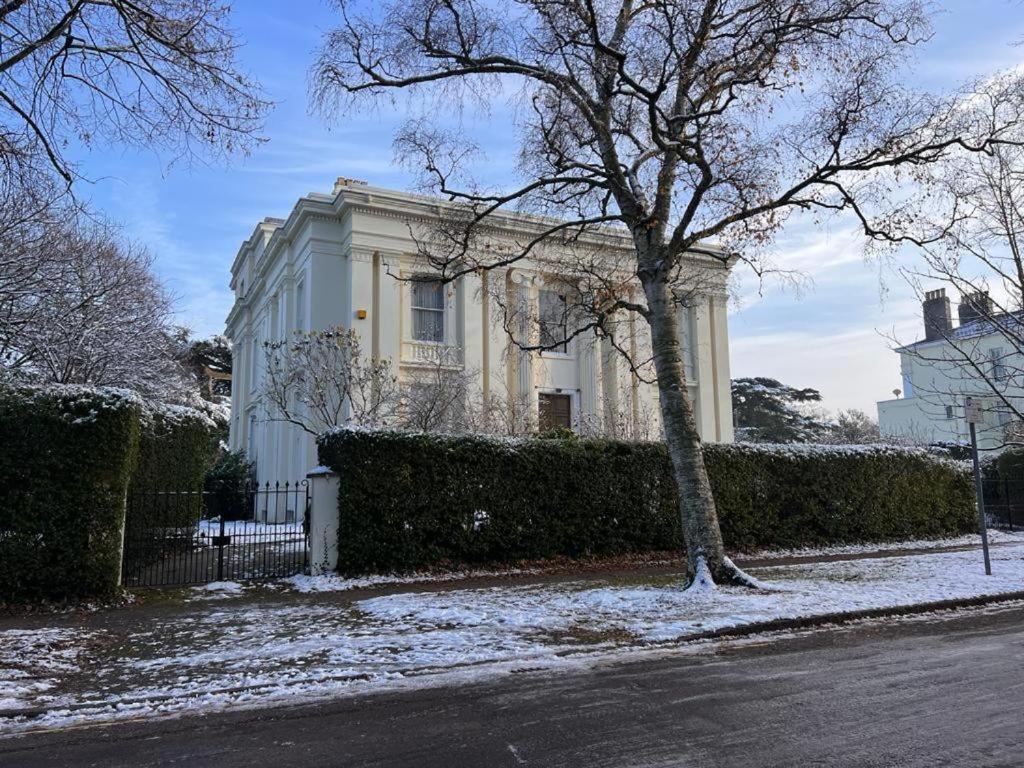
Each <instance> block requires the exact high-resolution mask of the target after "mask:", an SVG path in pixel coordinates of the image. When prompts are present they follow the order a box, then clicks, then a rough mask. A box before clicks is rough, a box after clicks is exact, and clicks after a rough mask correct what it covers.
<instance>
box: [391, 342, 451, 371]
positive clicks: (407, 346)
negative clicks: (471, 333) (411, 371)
mask: <svg viewBox="0 0 1024 768" xmlns="http://www.w3.org/2000/svg"><path fill="white" fill-rule="evenodd" d="M464 362H465V356H464V355H463V351H462V347H456V346H454V345H449V344H437V343H434V342H429V341H403V342H402V364H403V365H424V366H426V365H431V366H433V365H438V364H440V365H441V366H443V367H445V368H461V367H462V366H463V363H464Z"/></svg>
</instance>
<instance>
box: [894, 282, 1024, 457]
mask: <svg viewBox="0 0 1024 768" xmlns="http://www.w3.org/2000/svg"><path fill="white" fill-rule="evenodd" d="M922 312H923V317H924V338H923V339H921V340H920V341H916V342H914V343H913V344H908V345H906V346H904V347H900V348H899V349H897V350H896V351H897V353H898V354H899V356H900V373H901V375H902V388H901V390H900V394H901V395H902V396H899V395H898V396H897V397H896V398H895V399H892V400H883V401H880V402H879V403H878V427H879V429H880V431H881V433H882V434H883V435H885V436H889V437H897V438H908V439H911V440H914V441H916V442H957V443H966V442H967V441H968V440H969V439H970V437H969V426H968V424H967V421H966V414H965V407H964V404H965V400H966V398H968V397H970V398H973V399H974V400H975V401H976V402H978V403H979V404H980V405H981V406H982V415H983V418H984V423H983V424H980V425H977V426H976V431H977V437H978V445H979V447H980V448H982V449H986V450H996V449H998V448H1000V447H1002V445H1003V444H1004V437H1005V433H1006V428H1007V427H1008V426H1009V425H1010V423H1011V410H1010V409H1009V408H1008V407H1007V406H1006V402H1011V403H1014V404H1015V405H1016V404H1017V403H1021V402H1024V400H1021V398H1024V389H1022V388H1021V386H1020V381H1021V378H1020V376H1019V373H1020V372H1021V371H1022V370H1024V359H1022V356H1021V354H1020V352H1019V350H1018V348H1017V346H1016V345H1015V344H1013V343H1012V338H1013V337H1016V338H1019V336H1018V335H1017V334H1019V332H1020V328H1021V326H1019V325H1018V324H1019V323H1020V318H1019V317H1016V316H1013V315H1006V314H1003V313H999V312H998V311H996V310H995V309H994V308H993V304H992V301H991V299H990V298H989V296H988V294H987V293H974V294H970V295H966V296H963V297H961V301H960V305H959V307H958V310H957V315H958V321H959V322H958V324H957V325H954V324H953V316H952V312H951V309H950V301H949V298H948V297H947V296H946V291H945V289H944V288H943V289H938V290H934V291H929V292H928V293H926V294H925V300H924V302H923V304H922ZM1008 337H1009V338H1008ZM1004 398H1005V400H1004Z"/></svg>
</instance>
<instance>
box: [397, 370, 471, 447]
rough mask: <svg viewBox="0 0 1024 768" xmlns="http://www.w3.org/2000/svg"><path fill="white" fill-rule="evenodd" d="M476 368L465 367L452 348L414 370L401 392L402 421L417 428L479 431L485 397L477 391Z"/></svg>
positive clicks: (412, 427)
mask: <svg viewBox="0 0 1024 768" xmlns="http://www.w3.org/2000/svg"><path fill="white" fill-rule="evenodd" d="M473 374H474V372H473V371H469V370H466V369H465V367H464V366H463V365H462V364H461V359H459V356H458V355H457V353H455V352H454V351H452V350H441V351H440V352H439V353H438V354H437V356H436V358H435V359H434V360H432V361H431V362H430V363H429V364H427V365H426V366H423V367H422V368H421V369H420V370H418V371H415V372H412V373H411V376H410V380H409V381H408V382H405V384H404V386H403V387H402V392H401V395H400V400H401V405H400V409H399V410H400V413H401V420H400V424H401V426H402V427H403V428H405V429H411V430H414V431H417V432H447V433H451V434H458V433H463V432H476V431H480V430H479V429H478V427H479V424H478V418H476V416H477V414H476V411H477V410H479V408H480V405H481V402H482V398H481V397H480V396H479V393H477V392H476V391H475V387H474V379H475V377H474V375H473Z"/></svg>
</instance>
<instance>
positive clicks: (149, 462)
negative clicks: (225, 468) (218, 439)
mask: <svg viewBox="0 0 1024 768" xmlns="http://www.w3.org/2000/svg"><path fill="white" fill-rule="evenodd" d="M217 429H218V425H217V424H216V422H214V421H213V420H212V419H211V418H210V417H209V416H207V415H206V414H204V413H202V412H201V411H198V410H195V409H193V408H186V407H184V406H180V405H169V404H164V403H151V402H147V403H145V405H144V407H143V409H142V420H141V429H140V432H139V452H138V463H137V465H136V468H135V472H134V474H133V475H132V483H131V484H132V489H147V490H149V489H154V490H156V489H158V490H167V489H173V490H186V489H187V490H199V489H201V488H202V487H203V477H204V475H205V474H206V471H207V470H208V469H209V468H210V467H211V466H212V465H213V463H214V460H215V453H214V446H213V445H212V443H211V440H212V438H213V436H214V434H216V432H217Z"/></svg>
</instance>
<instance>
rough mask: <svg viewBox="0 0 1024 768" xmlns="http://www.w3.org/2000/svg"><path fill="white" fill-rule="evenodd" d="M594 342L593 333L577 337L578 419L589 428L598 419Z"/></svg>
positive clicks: (595, 425)
mask: <svg viewBox="0 0 1024 768" xmlns="http://www.w3.org/2000/svg"><path fill="white" fill-rule="evenodd" d="M596 342H597V338H596V337H595V336H593V335H586V336H581V337H579V338H578V339H577V344H578V345H579V367H578V371H579V388H580V419H581V421H583V422H584V423H585V424H586V425H587V426H588V427H590V428H591V429H596V428H597V427H598V420H599V419H600V410H599V408H598V403H597V397H598V396H597V361H596V359H595V358H596V350H595V347H596V346H597V344H596Z"/></svg>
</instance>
